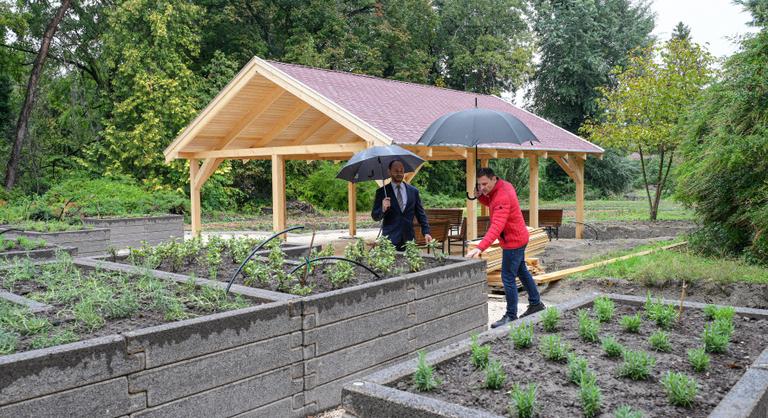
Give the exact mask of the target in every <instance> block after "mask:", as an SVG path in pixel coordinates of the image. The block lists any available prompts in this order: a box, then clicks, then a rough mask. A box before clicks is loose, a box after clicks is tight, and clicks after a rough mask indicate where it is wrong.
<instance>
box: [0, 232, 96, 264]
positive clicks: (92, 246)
mask: <svg viewBox="0 0 768 418" xmlns="http://www.w3.org/2000/svg"><path fill="white" fill-rule="evenodd" d="M5 235H6V236H8V237H9V238H15V237H17V236H25V237H29V238H34V239H42V240H45V242H47V243H49V244H55V245H58V246H60V247H73V248H75V249H76V250H77V255H78V256H85V257H88V256H94V255H100V254H104V253H105V252H106V250H107V247H108V246H109V240H110V231H109V229H107V228H93V229H81V230H78V231H63V232H35V231H19V232H17V231H13V232H8V233H6V234H5Z"/></svg>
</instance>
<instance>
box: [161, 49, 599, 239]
mask: <svg viewBox="0 0 768 418" xmlns="http://www.w3.org/2000/svg"><path fill="white" fill-rule="evenodd" d="M476 98H477V100H478V106H479V107H482V108H490V109H496V110H500V111H505V112H509V113H511V114H513V115H514V116H516V117H517V118H519V119H520V120H521V121H522V122H523V123H525V124H526V125H527V126H528V127H529V128H530V129H531V131H533V133H534V134H535V135H536V136H537V137H538V138H539V140H540V141H541V142H538V143H534V144H533V145H530V144H525V145H510V144H498V145H487V146H482V147H480V148H479V149H478V154H479V155H477V156H475V150H474V149H469V148H457V147H423V146H415V145H414V144H415V143H416V142H417V141H418V139H419V137H420V136H421V134H422V133H423V132H424V130H425V129H426V128H427V127H428V126H429V125H430V124H431V123H432V122H433V121H434V120H435V119H437V118H438V117H440V116H442V115H443V114H445V113H448V112H453V111H458V110H463V109H467V108H471V107H474V105H475V99H476ZM389 144H397V145H400V146H402V147H404V148H406V149H408V150H410V151H412V152H414V153H416V154H418V155H419V156H421V157H422V158H424V159H425V160H465V161H466V184H467V191H469V192H470V193H472V192H473V191H474V187H475V172H476V169H477V167H476V162H475V161H476V157H477V159H479V160H480V164H481V166H487V164H488V161H489V160H490V159H496V158H528V159H529V160H530V187H529V189H530V196H529V210H530V212H529V213H530V226H538V184H539V178H538V173H539V170H538V168H539V158H551V159H553V160H554V161H555V162H556V163H557V164H558V165H560V167H562V168H563V170H565V172H566V173H568V175H569V176H570V177H571V179H573V181H574V182H575V183H576V221H577V224H576V237H577V238H581V237H582V235H583V224H582V223H583V222H584V161H585V160H586V158H587V155H589V154H592V155H595V156H598V157H601V156H602V153H603V149H602V148H600V147H598V146H596V145H594V144H592V143H590V142H588V141H586V140H584V139H582V138H580V137H578V136H576V135H574V134H572V133H570V132H568V131H566V130H564V129H561V128H559V127H558V126H556V125H554V124H552V123H550V122H548V121H546V120H544V119H542V118H539V117H538V116H536V115H534V114H532V113H530V112H527V111H525V110H522V109H520V108H518V107H515V106H513V105H512V104H510V103H508V102H505V101H504V100H502V99H500V98H498V97H495V96H488V95H480V94H474V93H466V92H462V91H456V90H449V89H444V88H438V87H434V86H427V85H421V84H414V83H406V82H400V81H394V80H388V79H382V78H377V77H371V76H365V75H359V74H352V73H346V72H340V71H331V70H324V69H317V68H310V67H305V66H300V65H293V64H285V63H279V62H273V61H266V60H263V59H261V58H258V57H254V58H253V59H252V60H251V61H250V62H248V64H247V65H245V67H243V69H242V70H241V71H240V72H239V73H238V74H237V76H235V78H234V79H233V80H232V81H231V82H230V83H229V84H228V85H227V86H226V87H225V88H224V89H223V90H222V91H221V92H220V93H219V94H218V95H217V96H216V97H215V98H214V99H213V100H212V101H211V103H210V104H209V105H208V106H207V107H206V108H205V109H203V111H202V112H200V114H199V115H198V116H197V117H196V118H195V120H193V121H192V122H191V123H190V124H189V125H188V126H187V127H186V129H184V131H183V132H182V133H181V134H180V135H179V136H178V137H177V138H176V139H175V140H174V141H173V142H172V143H171V144H170V145H169V146H168V147H167V148H166V149H165V159H166V161H171V160H173V159H177V158H182V159H186V160H189V176H190V177H189V178H190V195H191V201H192V205H191V212H192V213H191V215H192V216H191V217H192V232H193V234H195V235H198V234H199V233H200V231H201V210H200V189H201V188H202V186H203V184H205V182H206V181H207V180H208V178H209V177H210V176H211V175H212V174H213V173H214V171H216V169H217V168H218V167H219V165H220V164H221V163H222V162H223V161H224V160H225V159H239V160H271V161H272V201H273V212H272V213H273V228H274V230H275V231H279V230H282V229H284V228H285V226H286V204H285V161H286V160H347V159H349V158H350V157H351V156H352V155H353V154H354V153H356V152H358V151H361V150H363V149H365V148H367V147H371V146H376V145H389ZM415 175H416V173H413V174H412V175H409V176H408V177H406V181H410V180H412V179H413V177H414V176H415ZM355 190H356V189H355V185H354V184H352V183H350V184H349V185H348V197H349V198H348V202H349V233H350V235H352V236H354V235H356V207H355V200H356V199H355V197H356V191H355ZM466 215H467V220H468V222H467V238H468V239H473V238H475V237H476V235H477V229H476V218H477V203H476V202H475V201H471V200H468V201H467V207H466Z"/></svg>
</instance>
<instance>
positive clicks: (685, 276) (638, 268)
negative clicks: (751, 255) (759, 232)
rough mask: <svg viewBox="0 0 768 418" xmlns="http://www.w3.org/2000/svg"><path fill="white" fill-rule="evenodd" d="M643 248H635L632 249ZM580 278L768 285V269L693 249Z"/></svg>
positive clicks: (617, 265) (658, 254)
mask: <svg viewBox="0 0 768 418" xmlns="http://www.w3.org/2000/svg"><path fill="white" fill-rule="evenodd" d="M636 251H639V250H638V249H633V250H632V252H636ZM573 277H574V278H576V279H587V278H602V277H614V278H619V279H626V280H631V281H636V282H639V283H642V284H644V285H646V286H656V285H661V284H664V283H667V282H670V281H680V280H685V281H687V282H689V283H690V282H697V281H714V282H719V283H731V282H746V283H760V284H768V269H766V268H761V267H758V266H755V265H750V264H747V263H744V262H743V261H740V260H729V259H717V260H716V259H712V258H706V257H702V256H699V255H696V254H694V253H692V252H690V251H686V250H683V251H671V250H666V251H659V252H656V253H652V254H649V255H645V256H640V257H633V258H629V259H626V260H621V261H617V262H615V263H612V264H608V265H605V266H601V267H597V268H594V269H591V270H588V271H585V272H582V273H578V274H576V275H574V276H573Z"/></svg>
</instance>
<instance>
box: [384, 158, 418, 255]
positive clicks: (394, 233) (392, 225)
mask: <svg viewBox="0 0 768 418" xmlns="http://www.w3.org/2000/svg"><path fill="white" fill-rule="evenodd" d="M404 175H405V169H404V167H403V163H402V162H401V161H398V160H394V161H392V162H391V163H389V177H390V178H391V179H392V182H390V183H389V184H387V185H386V186H384V187H380V188H379V189H378V190H376V197H375V198H374V200H373V210H372V211H371V217H372V218H373V220H374V221H379V220H381V219H382V218H383V219H384V223H383V226H382V234H384V236H386V237H387V238H389V240H390V241H392V244H394V245H395V247H397V250H398V251H403V250H404V249H405V243H406V242H408V241H411V240H413V239H414V236H415V235H414V231H413V217H414V216H416V219H418V220H419V224H420V225H421V232H422V234H424V238H425V239H426V241H427V242H430V241H432V236H431V235H429V222H428V221H427V214H426V213H425V212H424V207H423V206H422V205H421V197H419V190H418V189H417V188H415V187H413V186H411V185H410V184H407V183H404V182H403V176H404ZM385 188H386V191H387V193H386V195H387V197H384V189H385Z"/></svg>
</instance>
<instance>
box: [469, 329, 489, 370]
mask: <svg viewBox="0 0 768 418" xmlns="http://www.w3.org/2000/svg"><path fill="white" fill-rule="evenodd" d="M471 339H472V342H471V343H470V351H471V355H470V358H469V361H470V363H472V365H473V366H475V368H477V369H484V368H485V366H487V365H488V357H489V355H490V353H491V346H490V345H480V344H478V342H477V335H473V336H472V337H471Z"/></svg>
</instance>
